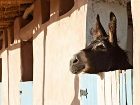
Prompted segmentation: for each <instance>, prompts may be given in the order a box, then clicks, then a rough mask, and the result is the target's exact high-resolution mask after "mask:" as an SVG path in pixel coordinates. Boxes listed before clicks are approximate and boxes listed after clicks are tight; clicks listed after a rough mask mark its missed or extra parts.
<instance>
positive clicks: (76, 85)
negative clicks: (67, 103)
mask: <svg viewBox="0 0 140 105" xmlns="http://www.w3.org/2000/svg"><path fill="white" fill-rule="evenodd" d="M74 90H75V96H74V98H73V101H72V103H71V105H80V100H79V99H78V94H79V76H78V75H75V78H74Z"/></svg>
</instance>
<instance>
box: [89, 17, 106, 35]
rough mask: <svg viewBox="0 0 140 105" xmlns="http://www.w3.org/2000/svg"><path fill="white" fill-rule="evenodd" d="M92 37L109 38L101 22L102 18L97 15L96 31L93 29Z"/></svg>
mask: <svg viewBox="0 0 140 105" xmlns="http://www.w3.org/2000/svg"><path fill="white" fill-rule="evenodd" d="M91 35H93V36H94V37H95V38H97V37H100V36H105V37H106V36H107V34H106V32H105V30H104V28H103V26H102V24H101V22H100V17H99V15H97V17H96V27H95V29H93V28H92V29H91Z"/></svg>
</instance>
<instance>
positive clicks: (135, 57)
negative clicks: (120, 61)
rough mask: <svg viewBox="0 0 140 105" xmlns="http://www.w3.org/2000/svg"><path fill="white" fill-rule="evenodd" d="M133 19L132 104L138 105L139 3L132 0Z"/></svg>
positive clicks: (139, 75)
mask: <svg viewBox="0 0 140 105" xmlns="http://www.w3.org/2000/svg"><path fill="white" fill-rule="evenodd" d="M131 5H132V17H133V30H134V31H133V64H134V66H133V98H134V99H133V104H134V105H139V103H140V99H139V95H140V82H139V81H140V44H139V42H140V24H139V23H140V19H139V15H140V1H139V0H132V1H131Z"/></svg>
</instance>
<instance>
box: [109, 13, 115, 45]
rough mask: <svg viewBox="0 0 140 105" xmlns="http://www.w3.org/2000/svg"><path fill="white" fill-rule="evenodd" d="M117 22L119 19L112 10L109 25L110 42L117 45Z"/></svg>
mask: <svg viewBox="0 0 140 105" xmlns="http://www.w3.org/2000/svg"><path fill="white" fill-rule="evenodd" d="M116 23H117V19H116V16H115V15H114V13H113V12H110V23H109V25H108V27H109V42H110V43H111V44H113V45H117V34H116V27H117V26H116Z"/></svg>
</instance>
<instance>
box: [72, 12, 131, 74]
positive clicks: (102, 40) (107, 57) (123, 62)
mask: <svg viewBox="0 0 140 105" xmlns="http://www.w3.org/2000/svg"><path fill="white" fill-rule="evenodd" d="M116 24H117V19H116V16H115V15H114V13H113V12H110V22H109V25H108V28H109V32H108V34H107V33H106V32H105V30H104V28H103V26H102V24H101V22H100V17H99V15H97V17H96V28H95V29H93V28H92V29H91V35H92V36H93V37H94V38H93V41H92V42H91V43H90V44H89V45H88V46H87V47H86V48H85V49H83V50H81V51H80V52H79V53H77V54H75V55H74V56H73V58H72V59H71V60H70V71H71V72H72V73H73V74H79V73H81V72H85V73H90V74H97V73H99V72H108V71H114V70H126V69H132V65H130V64H129V62H128V56H127V53H126V51H124V50H123V49H121V48H120V46H119V45H118V44H117V42H118V41H117V35H116Z"/></svg>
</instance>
